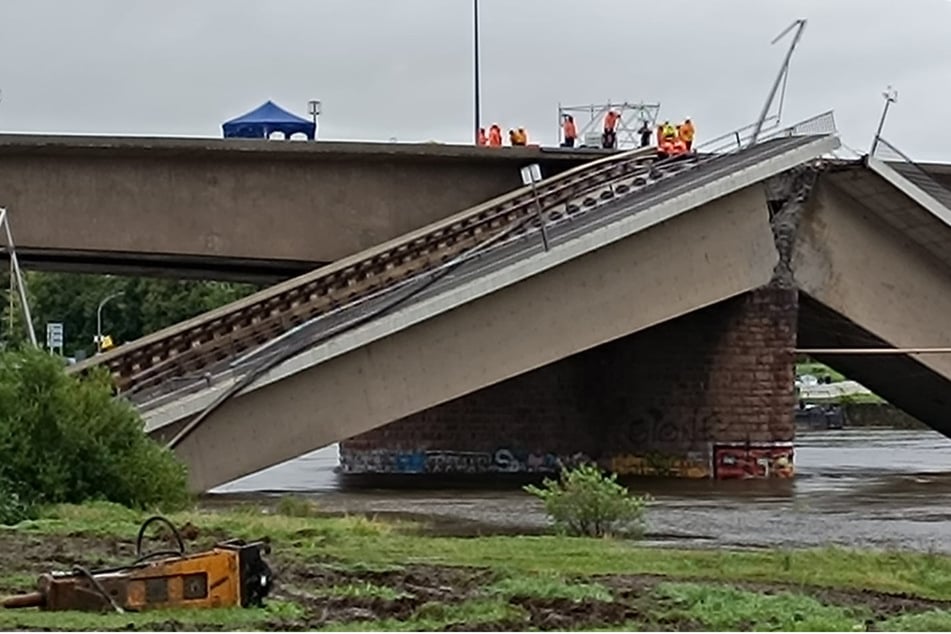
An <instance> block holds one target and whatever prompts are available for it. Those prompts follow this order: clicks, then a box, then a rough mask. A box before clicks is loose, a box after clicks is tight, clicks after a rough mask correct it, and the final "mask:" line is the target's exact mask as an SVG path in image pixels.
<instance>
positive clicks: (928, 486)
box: [215, 428, 951, 551]
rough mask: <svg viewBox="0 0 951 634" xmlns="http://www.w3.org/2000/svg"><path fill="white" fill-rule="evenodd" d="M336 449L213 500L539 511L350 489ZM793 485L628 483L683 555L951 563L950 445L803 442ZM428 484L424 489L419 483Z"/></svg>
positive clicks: (462, 513) (527, 523) (900, 433)
mask: <svg viewBox="0 0 951 634" xmlns="http://www.w3.org/2000/svg"><path fill="white" fill-rule="evenodd" d="M336 465H337V447H336V446H332V447H328V448H325V449H321V450H320V451H316V452H313V453H311V454H308V455H306V456H303V457H301V458H298V459H296V460H293V461H290V462H288V463H285V464H283V465H278V466H276V467H272V468H271V469H267V470H266V471H262V472H260V473H257V474H254V475H252V476H248V477H246V478H242V479H241V480H238V481H236V482H233V483H231V484H229V485H226V486H223V487H220V488H219V489H217V490H216V491H215V492H216V493H238V492H242V493H244V492H264V491H297V492H306V493H307V494H309V495H314V496H316V497H317V498H318V499H319V501H320V503H321V504H322V505H323V506H324V507H325V508H327V509H328V510H337V509H339V510H347V511H350V512H371V513H394V514H415V515H425V516H433V517H437V518H438V517H443V518H450V519H452V521H455V522H463V523H466V522H468V523H470V524H472V525H473V526H479V527H485V528H486V530H491V529H492V527H495V528H496V529H499V528H506V527H507V528H512V527H522V528H528V529H538V528H540V527H542V526H544V525H545V517H544V514H543V513H542V512H541V509H540V507H539V505H538V503H537V502H536V501H535V500H534V499H533V498H531V497H529V496H527V495H526V494H524V493H522V492H521V491H520V490H519V489H518V488H517V487H515V486H510V487H509V488H507V489H499V488H497V487H495V488H492V489H472V488H467V489H459V488H445V487H443V488H439V489H437V488H431V489H420V488H418V487H417V488H411V489H379V488H376V489H374V488H359V489H354V488H352V487H349V486H348V485H347V482H348V481H347V480H344V479H342V478H341V477H340V476H338V475H337V474H336V473H334V467H335V466H336ZM796 472H797V476H796V478H795V479H794V480H791V481H782V480H770V481H720V482H718V481H712V480H677V479H661V478H638V479H633V480H628V481H627V482H626V484H628V485H629V486H630V487H631V489H632V490H635V491H644V492H648V493H650V494H651V495H652V496H653V497H654V498H655V502H654V504H653V506H652V509H651V511H650V533H651V535H652V536H654V537H656V538H658V539H659V540H660V541H664V540H669V539H676V540H677V541H678V543H681V544H684V545H690V544H694V543H695V544H709V543H714V544H742V545H775V544H787V545H819V544H825V543H838V544H851V545H866V546H867V545H872V546H883V547H907V548H919V549H929V548H933V549H940V550H945V551H951V531H947V530H943V529H944V528H945V525H944V521H946V520H947V519H948V518H951V440H949V439H947V438H945V437H944V436H941V435H939V434H937V433H935V432H931V431H915V430H889V429H875V428H855V429H842V430H830V431H807V432H801V433H800V434H799V436H798V437H797V447H796ZM427 482H433V480H427Z"/></svg>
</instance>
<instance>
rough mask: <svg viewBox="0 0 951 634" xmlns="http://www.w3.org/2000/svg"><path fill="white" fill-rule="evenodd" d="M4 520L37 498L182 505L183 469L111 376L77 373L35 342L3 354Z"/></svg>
mask: <svg viewBox="0 0 951 634" xmlns="http://www.w3.org/2000/svg"><path fill="white" fill-rule="evenodd" d="M0 412H3V419H2V420H0V483H2V484H0V496H2V497H0V523H10V522H14V521H17V520H19V519H22V518H23V517H26V516H29V515H30V513H31V509H32V508H33V507H35V506H36V505H37V504H48V503H59V502H74V503H75V502H83V501H86V500H94V499H104V500H110V501H113V502H118V503H120V504H125V505H129V506H136V507H146V506H163V507H166V508H168V507H172V508H174V507H181V506H182V505H183V504H184V503H185V502H186V501H187V494H186V488H185V482H186V474H185V468H184V467H183V466H182V465H181V464H180V463H179V462H178V461H177V460H175V458H174V457H173V456H172V454H171V453H170V452H168V451H166V450H164V449H163V448H162V447H160V446H159V445H157V444H155V443H154V442H152V441H151V440H150V439H149V438H148V437H147V436H145V434H143V433H142V423H141V420H140V418H139V416H138V414H136V412H135V411H134V410H133V409H132V407H131V406H130V405H128V404H126V403H124V402H121V401H117V400H114V399H113V398H112V395H111V388H110V384H109V381H108V377H107V376H106V375H105V374H102V373H94V374H93V375H92V376H91V377H90V378H88V379H85V380H80V379H78V378H76V377H71V376H68V375H66V373H65V372H64V371H63V366H62V364H61V363H60V362H59V361H58V360H56V359H55V358H54V357H51V356H50V355H48V354H46V353H44V352H42V351H39V350H34V349H27V350H24V351H22V352H17V351H12V352H2V353H0Z"/></svg>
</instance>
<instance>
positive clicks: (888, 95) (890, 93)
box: [868, 86, 898, 156]
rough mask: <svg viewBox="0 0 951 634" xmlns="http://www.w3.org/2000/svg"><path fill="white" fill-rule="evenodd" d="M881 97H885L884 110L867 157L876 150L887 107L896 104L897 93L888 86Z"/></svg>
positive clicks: (872, 154)
mask: <svg viewBox="0 0 951 634" xmlns="http://www.w3.org/2000/svg"><path fill="white" fill-rule="evenodd" d="M882 97H885V108H884V110H882V118H881V119H880V120H879V122H878V131H876V132H875V138H874V139H872V149H871V150H870V151H869V153H868V155H869V156H874V155H875V150H876V149H877V148H878V140H879V139H880V138H881V136H882V128H884V127H885V117H886V115H888V107H889V106H890V105H892V104H893V103H898V91H897V90H895V89H894V88H892V87H891V86H888V87H887V88H886V89H885V92H883V93H882Z"/></svg>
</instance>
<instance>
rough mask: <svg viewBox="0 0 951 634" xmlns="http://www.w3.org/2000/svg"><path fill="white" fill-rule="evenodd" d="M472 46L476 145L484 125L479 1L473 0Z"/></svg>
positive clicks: (473, 131) (474, 135)
mask: <svg viewBox="0 0 951 634" xmlns="http://www.w3.org/2000/svg"><path fill="white" fill-rule="evenodd" d="M472 46H473V51H472V52H473V66H474V68H473V70H474V74H475V77H474V88H475V128H474V129H473V130H472V133H473V138H474V140H475V142H476V143H478V142H479V128H480V127H481V123H482V113H481V106H480V103H479V100H480V95H479V0H472Z"/></svg>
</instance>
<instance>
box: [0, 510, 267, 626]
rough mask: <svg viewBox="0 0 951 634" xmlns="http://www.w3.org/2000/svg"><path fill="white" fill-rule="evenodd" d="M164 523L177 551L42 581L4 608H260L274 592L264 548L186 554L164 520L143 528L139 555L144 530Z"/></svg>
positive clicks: (226, 546) (236, 544)
mask: <svg viewBox="0 0 951 634" xmlns="http://www.w3.org/2000/svg"><path fill="white" fill-rule="evenodd" d="M158 521H164V522H165V523H166V524H167V525H168V526H169V527H170V528H171V529H172V532H173V534H174V535H175V537H176V539H177V540H178V546H179V548H178V550H176V551H173V550H159V551H155V552H152V553H149V554H146V555H141V554H140V555H139V556H138V558H137V559H136V560H135V561H134V562H133V563H132V564H130V565H128V566H123V567H118V568H109V569H104V570H94V571H90V570H87V569H85V568H82V567H78V566H77V567H75V568H74V569H73V570H72V571H70V572H51V573H45V574H43V575H41V576H40V578H39V580H38V582H37V590H36V591H35V592H31V593H29V594H21V595H16V596H12V597H8V598H6V599H4V600H3V601H2V606H3V607H4V608H25V607H39V608H41V609H43V610H109V609H113V610H117V611H125V610H132V611H139V610H152V609H161V608H217V607H235V606H239V605H240V606H244V607H250V606H260V605H262V604H263V601H264V597H265V596H267V594H268V593H269V592H270V589H271V582H272V577H271V569H270V568H269V567H268V565H267V563H266V562H265V561H264V559H263V557H262V555H263V554H266V553H267V552H269V548H268V547H267V545H266V544H264V543H262V542H253V543H246V542H244V541H242V540H229V541H225V542H221V543H219V544H217V545H216V546H215V547H214V548H212V549H211V550H208V551H205V552H200V553H194V554H190V555H186V554H185V552H184V551H185V548H184V542H182V539H181V536H180V535H179V533H178V531H177V530H176V529H175V527H174V526H172V524H171V523H170V522H168V520H166V519H165V518H163V517H160V516H155V517H151V518H149V519H148V520H146V521H145V523H143V524H142V527H141V528H140V530H139V538H138V540H137V547H136V550H137V552H139V553H141V545H142V536H143V534H144V532H145V528H146V527H147V526H148V525H149V524H151V523H154V522H158Z"/></svg>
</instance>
